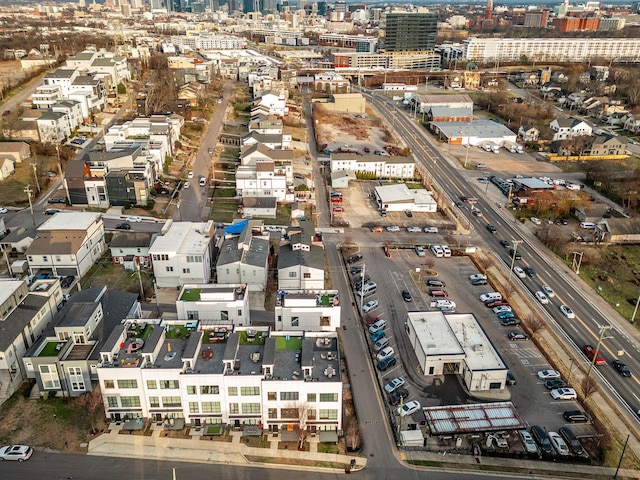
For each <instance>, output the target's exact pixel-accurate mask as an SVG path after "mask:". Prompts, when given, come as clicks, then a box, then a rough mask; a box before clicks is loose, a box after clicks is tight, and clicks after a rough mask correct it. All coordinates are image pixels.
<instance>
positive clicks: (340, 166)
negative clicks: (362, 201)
mask: <svg viewBox="0 0 640 480" xmlns="http://www.w3.org/2000/svg"><path fill="white" fill-rule="evenodd" d="M415 168H416V161H415V159H414V158H413V157H401V156H398V157H390V156H383V155H374V154H365V155H358V154H354V153H332V154H331V171H332V172H337V171H339V170H345V171H348V172H353V173H369V174H370V173H372V174H375V176H376V178H405V179H410V178H414V176H415Z"/></svg>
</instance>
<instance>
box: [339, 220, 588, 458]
mask: <svg viewBox="0 0 640 480" xmlns="http://www.w3.org/2000/svg"><path fill="white" fill-rule="evenodd" d="M368 235H370V236H371V237H373V238H371V240H375V244H376V246H371V243H369V244H368V246H364V243H365V242H362V244H363V247H362V248H360V250H359V252H360V253H361V254H362V255H363V258H362V260H361V261H357V262H355V263H354V264H353V265H362V266H363V267H364V270H365V272H366V274H367V275H369V276H370V278H371V280H370V281H372V282H375V283H376V284H377V290H376V293H375V294H373V295H371V296H369V297H365V298H364V299H363V303H366V302H367V301H370V300H377V301H378V305H377V306H376V307H375V308H373V309H372V310H371V311H370V312H368V313H366V314H363V328H364V329H367V327H368V325H367V322H368V323H371V322H372V321H374V320H377V319H384V320H386V322H387V323H386V327H385V328H384V335H385V336H386V337H387V338H388V340H389V346H391V347H392V348H393V355H394V356H395V357H396V360H397V361H396V363H395V365H393V366H391V367H389V368H387V369H386V370H385V371H384V372H378V375H379V384H380V387H381V390H380V391H381V392H384V390H382V387H383V386H384V385H385V384H386V383H387V382H389V381H391V380H392V379H393V378H395V377H403V378H405V379H406V384H405V387H406V388H407V390H408V396H407V397H406V398H405V399H404V400H403V401H404V402H408V401H411V400H418V401H419V402H420V404H421V406H422V407H434V406H441V405H464V404H469V403H479V402H480V401H486V400H496V401H504V400H509V399H510V400H511V402H512V403H513V404H514V406H515V408H516V409H517V412H518V414H519V415H520V417H521V418H522V419H523V421H524V422H525V424H527V425H540V426H542V427H543V428H545V429H547V430H548V431H558V429H559V428H560V427H563V426H567V425H571V428H572V430H573V431H574V433H576V435H578V436H579V437H580V436H583V437H586V436H590V435H593V434H594V430H593V428H592V427H591V426H590V424H588V423H584V424H568V423H567V422H566V421H565V420H564V418H563V412H565V411H567V410H576V409H579V410H581V407H580V405H579V404H578V403H576V402H575V401H573V400H554V399H552V397H551V395H550V394H549V392H550V390H549V389H547V388H546V387H545V385H544V383H545V382H544V381H543V380H541V379H539V378H538V376H537V372H538V371H540V370H544V369H549V368H551V367H550V365H549V363H548V362H547V361H546V359H545V358H544V356H543V355H542V354H541V353H540V351H539V350H538V349H537V347H536V346H535V344H534V343H533V342H532V341H530V340H511V339H509V338H508V334H509V332H523V330H522V329H521V328H520V327H503V326H501V325H500V321H499V320H498V318H497V317H496V315H495V314H494V313H493V312H492V309H491V308H487V307H485V305H484V304H483V303H482V302H481V301H480V300H479V298H478V297H479V295H481V294H482V293H485V292H488V291H491V290H492V289H491V286H490V285H475V286H474V285H472V284H471V282H470V280H469V276H470V275H472V274H477V273H478V269H477V268H476V267H475V265H474V264H473V263H472V262H471V260H470V259H469V258H468V257H465V256H452V257H450V258H435V257H434V256H433V255H432V254H431V252H430V251H427V253H426V255H427V256H429V257H428V258H429V259H430V261H429V262H427V263H429V264H431V263H433V270H435V271H436V272H437V276H436V278H437V279H439V280H441V281H443V282H444V284H445V285H446V286H445V287H443V289H444V290H446V292H447V294H448V297H447V298H448V299H450V300H453V301H455V303H456V311H457V312H464V313H466V312H473V313H474V315H475V316H476V318H477V320H478V322H479V324H480V325H481V327H482V328H483V330H484V331H485V332H486V334H487V336H488V338H489V339H490V340H491V342H492V343H493V345H494V347H495V348H496V350H497V351H498V353H499V355H500V356H501V357H502V359H503V361H504V362H505V364H506V365H507V366H508V367H509V369H510V371H511V372H512V373H513V375H514V377H515V382H516V384H515V385H513V386H510V387H508V388H507V389H505V391H503V392H502V394H496V395H487V396H484V395H483V396H482V398H480V399H476V398H472V397H471V396H470V395H469V394H468V393H467V392H466V391H465V390H464V388H463V387H462V385H461V383H460V381H459V379H458V378H457V376H455V375H444V376H425V375H423V374H422V372H420V371H419V369H418V368H416V367H415V366H417V365H418V360H417V358H416V356H415V354H414V353H413V350H412V348H411V346H410V345H409V344H408V341H407V339H408V337H407V336H406V333H405V332H404V324H405V320H406V313H407V311H422V310H434V308H432V307H431V303H432V301H433V300H435V299H434V298H432V297H430V296H429V294H428V288H427V286H426V285H425V283H424V281H425V278H426V276H425V275H424V273H423V272H420V273H417V272H416V267H419V268H421V269H425V268H426V266H425V262H426V261H425V257H418V256H417V254H416V252H415V250H413V249H397V250H396V249H391V257H389V258H387V257H386V256H385V254H384V252H383V250H382V248H380V246H379V245H380V243H378V242H384V241H385V238H386V237H390V238H391V237H393V238H396V237H400V239H397V240H396V241H399V242H409V241H411V239H415V241H416V242H417V243H420V242H421V241H423V239H424V238H429V239H433V241H434V242H444V241H445V239H444V238H443V237H442V236H441V235H440V234H436V235H434V234H424V233H421V234H409V233H406V232H401V233H397V234H391V233H388V232H386V231H385V232H383V233H378V234H374V233H369V234H368ZM350 267H351V265H349V266H348V268H350ZM347 275H349V276H350V278H351V280H352V281H351V284H352V285H353V280H355V278H356V277H358V276H359V275H361V272H360V273H358V274H354V275H350V274H349V273H348V272H347ZM403 290H407V291H408V292H410V294H411V297H412V300H411V301H405V300H404V299H403V296H402V292H403ZM354 300H356V302H359V301H360V298H359V297H358V296H354ZM365 335H366V338H367V339H368V340H367V341H368V342H369V345H370V352H371V359H372V362H373V364H374V365H377V363H378V361H377V359H376V353H377V352H376V351H375V350H374V348H373V342H372V341H371V340H370V339H369V336H370V334H369V332H365ZM565 380H568V381H569V383H570V380H571V379H565ZM382 394H383V395H384V396H385V397H388V395H387V394H386V393H382ZM385 403H386V404H387V405H388V398H385ZM389 408H390V417H391V418H393V419H396V421H397V416H396V415H395V409H396V408H397V407H391V406H389ZM413 418H414V419H415V421H419V420H420V415H419V414H418V415H414V416H413ZM405 424H406V420H405ZM508 438H509V439H510V440H509V442H510V444H511V443H513V442H516V443H518V442H519V440H518V438H519V437H517V436H514V435H512V436H510V437H508ZM436 445H438V446H439V447H440V448H442V449H445V450H446V449H447V448H451V445H448V444H446V442H444V443H443V442H440V443H436ZM520 447H521V446H520V444H519V443H518V447H517V448H516V447H515V446H514V445H510V450H509V451H510V452H515V451H517V450H518V448H520Z"/></svg>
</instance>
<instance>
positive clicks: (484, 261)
mask: <svg viewBox="0 0 640 480" xmlns="http://www.w3.org/2000/svg"><path fill="white" fill-rule="evenodd" d="M477 262H478V266H479V267H480V269H481V270H482V273H484V274H485V275H486V273H487V270H488V269H489V267H490V266H491V265H493V260H492V259H491V257H487V256H484V255H482V256H478V257H477Z"/></svg>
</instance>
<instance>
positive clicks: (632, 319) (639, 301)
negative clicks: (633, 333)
mask: <svg viewBox="0 0 640 480" xmlns="http://www.w3.org/2000/svg"><path fill="white" fill-rule="evenodd" d="M638 305H640V296H638V301H637V302H636V306H635V308H634V309H633V315H631V320H630V322H631V323H633V322H635V321H636V313H638Z"/></svg>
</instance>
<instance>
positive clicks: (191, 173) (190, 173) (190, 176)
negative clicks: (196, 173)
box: [187, 170, 193, 178]
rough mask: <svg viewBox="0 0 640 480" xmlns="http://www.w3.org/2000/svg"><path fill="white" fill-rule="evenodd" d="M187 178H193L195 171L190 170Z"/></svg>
mask: <svg viewBox="0 0 640 480" xmlns="http://www.w3.org/2000/svg"><path fill="white" fill-rule="evenodd" d="M187 178H193V170H189V173H187Z"/></svg>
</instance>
